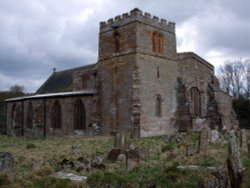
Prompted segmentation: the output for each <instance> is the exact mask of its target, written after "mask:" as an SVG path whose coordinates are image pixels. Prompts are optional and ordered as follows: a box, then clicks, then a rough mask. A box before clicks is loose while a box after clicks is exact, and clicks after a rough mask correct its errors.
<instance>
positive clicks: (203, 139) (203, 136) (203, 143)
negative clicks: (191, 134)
mask: <svg viewBox="0 0 250 188" xmlns="http://www.w3.org/2000/svg"><path fill="white" fill-rule="evenodd" d="M208 140H209V130H208V128H206V127H204V128H203V129H202V130H201V132H200V134H199V147H198V153H203V154H205V153H206V150H207V146H208Z"/></svg>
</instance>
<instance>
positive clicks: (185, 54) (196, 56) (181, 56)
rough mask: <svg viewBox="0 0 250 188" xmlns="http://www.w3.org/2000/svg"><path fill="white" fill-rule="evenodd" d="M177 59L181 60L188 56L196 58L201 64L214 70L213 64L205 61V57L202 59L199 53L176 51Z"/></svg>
mask: <svg viewBox="0 0 250 188" xmlns="http://www.w3.org/2000/svg"><path fill="white" fill-rule="evenodd" d="M176 57H177V61H182V60H184V59H188V58H194V59H197V60H198V61H199V62H200V63H202V64H203V65H205V66H206V67H208V68H209V69H210V70H212V71H213V70H214V66H213V65H212V64H211V63H209V62H208V61H206V60H205V59H203V58H202V57H200V56H199V55H197V54H196V53H194V52H182V53H177V56H176Z"/></svg>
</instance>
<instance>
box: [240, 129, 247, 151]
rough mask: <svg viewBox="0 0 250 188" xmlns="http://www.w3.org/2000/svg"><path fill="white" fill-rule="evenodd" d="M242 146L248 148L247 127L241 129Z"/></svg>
mask: <svg viewBox="0 0 250 188" xmlns="http://www.w3.org/2000/svg"><path fill="white" fill-rule="evenodd" d="M240 147H241V148H247V135H246V130H245V129H241V130H240Z"/></svg>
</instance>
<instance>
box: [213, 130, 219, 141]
mask: <svg viewBox="0 0 250 188" xmlns="http://www.w3.org/2000/svg"><path fill="white" fill-rule="evenodd" d="M219 139H220V134H219V131H218V130H216V129H214V130H212V131H211V142H212V143H215V142H217V141H219Z"/></svg>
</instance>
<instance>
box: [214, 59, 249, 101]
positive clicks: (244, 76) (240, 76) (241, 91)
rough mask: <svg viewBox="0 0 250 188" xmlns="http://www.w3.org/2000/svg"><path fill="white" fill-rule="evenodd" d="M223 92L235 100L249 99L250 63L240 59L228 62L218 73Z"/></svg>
mask: <svg viewBox="0 0 250 188" xmlns="http://www.w3.org/2000/svg"><path fill="white" fill-rule="evenodd" d="M217 76H218V78H219V80H220V85H221V88H222V90H224V91H225V92H226V93H228V94H229V95H231V96H233V98H234V99H238V98H239V97H246V98H247V99H248V98H249V95H250V61H249V60H244V59H240V60H237V61H226V62H225V63H224V64H223V65H220V66H219V68H218V71H217Z"/></svg>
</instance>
